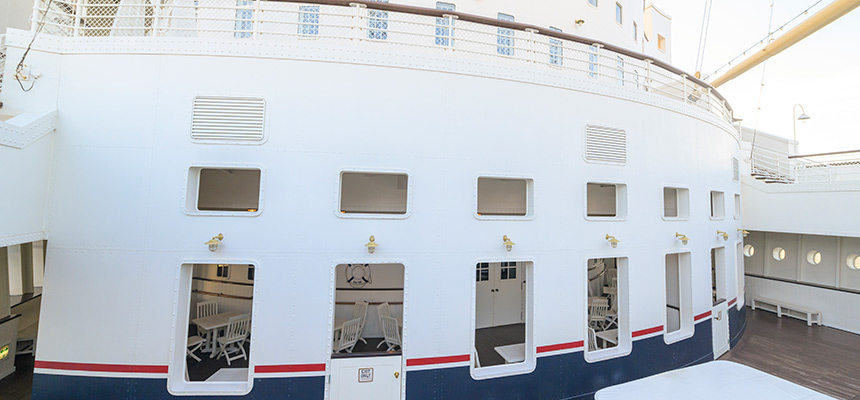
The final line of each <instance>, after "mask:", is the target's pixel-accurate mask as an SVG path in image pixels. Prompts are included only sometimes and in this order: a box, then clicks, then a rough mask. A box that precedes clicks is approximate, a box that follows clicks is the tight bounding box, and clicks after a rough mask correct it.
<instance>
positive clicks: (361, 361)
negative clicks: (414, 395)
mask: <svg viewBox="0 0 860 400" xmlns="http://www.w3.org/2000/svg"><path fill="white" fill-rule="evenodd" d="M401 363H402V357H401V356H384V357H349V358H332V360H331V384H330V385H329V393H330V395H329V399H331V400H396V399H400V392H401V391H400V382H402V381H403V379H402V376H401V374H402V371H400V368H401Z"/></svg>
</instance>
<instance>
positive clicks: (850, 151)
mask: <svg viewBox="0 0 860 400" xmlns="http://www.w3.org/2000/svg"><path fill="white" fill-rule="evenodd" d="M854 153H857V154H860V150H846V151H833V152H830V153H817V154H803V155H793V156H788V158H808V157H821V156H835V155H840V154H854Z"/></svg>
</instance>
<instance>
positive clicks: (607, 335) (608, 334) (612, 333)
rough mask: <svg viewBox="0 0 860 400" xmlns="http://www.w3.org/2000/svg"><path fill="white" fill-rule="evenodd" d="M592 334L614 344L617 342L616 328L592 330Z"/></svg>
mask: <svg viewBox="0 0 860 400" xmlns="http://www.w3.org/2000/svg"><path fill="white" fill-rule="evenodd" d="M594 336H596V337H597V338H598V339H603V340H604V341H607V342H609V343H612V344H615V345H617V344H618V329H607V330H605V331H599V332H594Z"/></svg>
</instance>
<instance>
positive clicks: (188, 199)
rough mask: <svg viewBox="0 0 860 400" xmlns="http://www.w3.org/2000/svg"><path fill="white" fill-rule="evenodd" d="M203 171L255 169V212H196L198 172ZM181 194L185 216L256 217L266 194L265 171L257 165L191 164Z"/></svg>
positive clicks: (261, 210)
mask: <svg viewBox="0 0 860 400" xmlns="http://www.w3.org/2000/svg"><path fill="white" fill-rule="evenodd" d="M203 169H257V170H260V193H259V201H258V203H257V211H210V210H198V209H197V202H198V191H199V190H200V171H201V170H203ZM184 188H185V189H184V190H183V192H182V211H183V212H184V213H185V214H186V215H195V216H217V217H256V216H259V215H260V214H262V213H263V207H264V204H265V201H264V195H265V193H266V169H265V168H263V166H262V165H259V164H202V163H198V164H192V165H189V166H188V168H186V170H185V185H184Z"/></svg>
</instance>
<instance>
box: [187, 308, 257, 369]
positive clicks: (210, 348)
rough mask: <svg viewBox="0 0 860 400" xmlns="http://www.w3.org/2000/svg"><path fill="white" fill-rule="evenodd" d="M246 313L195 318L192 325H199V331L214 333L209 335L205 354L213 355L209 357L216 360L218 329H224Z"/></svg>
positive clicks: (204, 347) (204, 349) (231, 312)
mask: <svg viewBox="0 0 860 400" xmlns="http://www.w3.org/2000/svg"><path fill="white" fill-rule="evenodd" d="M242 314H244V313H240V312H237V311H230V312H225V313H221V314H215V315H210V316H208V317H203V318H195V319H192V320H191V323H193V324H195V325H197V329H198V330H203V331H210V332H212V333H211V334H210V335H209V343H207V345H206V346H203V350H202V351H204V352H209V353H212V354H210V355H209V358H214V357H215V354H217V352H216V351H215V343H216V342H215V341H216V340H217V339H218V329H221V328H224V327H226V326H227V324H228V323H230V318H231V317H235V316H237V315H242Z"/></svg>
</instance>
